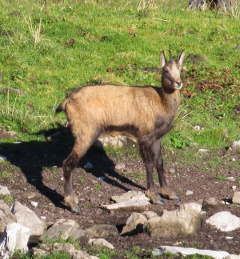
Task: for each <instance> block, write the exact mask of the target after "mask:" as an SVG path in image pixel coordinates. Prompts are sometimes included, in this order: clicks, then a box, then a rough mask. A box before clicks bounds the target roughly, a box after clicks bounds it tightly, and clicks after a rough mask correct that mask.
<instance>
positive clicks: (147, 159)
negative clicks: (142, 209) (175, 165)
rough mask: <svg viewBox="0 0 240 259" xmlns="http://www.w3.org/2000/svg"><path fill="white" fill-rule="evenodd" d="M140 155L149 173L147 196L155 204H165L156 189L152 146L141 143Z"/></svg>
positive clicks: (144, 142) (145, 142)
mask: <svg viewBox="0 0 240 259" xmlns="http://www.w3.org/2000/svg"><path fill="white" fill-rule="evenodd" d="M139 147H140V153H141V156H142V159H143V162H144V165H145V168H146V171H147V190H146V192H145V194H146V196H147V197H148V198H149V199H150V200H151V201H152V203H155V204H163V202H162V201H161V197H160V195H159V194H158V192H157V191H156V189H155V186H154V180H153V169H154V164H153V154H152V152H151V146H150V145H149V144H148V142H147V141H142V142H140V143H139Z"/></svg>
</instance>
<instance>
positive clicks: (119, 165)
mask: <svg viewBox="0 0 240 259" xmlns="http://www.w3.org/2000/svg"><path fill="white" fill-rule="evenodd" d="M125 167H126V166H125V164H124V163H117V164H116V165H115V169H117V170H122V169H124V168H125Z"/></svg>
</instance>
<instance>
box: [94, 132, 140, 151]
mask: <svg viewBox="0 0 240 259" xmlns="http://www.w3.org/2000/svg"><path fill="white" fill-rule="evenodd" d="M99 142H100V143H101V144H102V146H103V147H107V146H112V147H114V148H120V147H124V146H128V145H131V146H133V145H135V144H136V143H137V140H136V138H134V137H131V136H122V135H117V136H110V135H108V134H102V135H101V136H100V137H99V138H98V142H97V146H98V147H100V146H101V145H100V144H99Z"/></svg>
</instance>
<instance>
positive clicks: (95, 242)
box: [88, 238, 114, 249]
mask: <svg viewBox="0 0 240 259" xmlns="http://www.w3.org/2000/svg"><path fill="white" fill-rule="evenodd" d="M88 244H89V245H92V246H97V247H101V248H108V249H114V246H113V245H112V244H111V243H109V242H108V241H107V240H105V239H103V238H91V239H89V241H88Z"/></svg>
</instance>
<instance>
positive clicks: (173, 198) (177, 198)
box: [171, 195, 181, 200]
mask: <svg viewBox="0 0 240 259" xmlns="http://www.w3.org/2000/svg"><path fill="white" fill-rule="evenodd" d="M171 200H181V197H179V196H177V195H175V196H174V197H172V198H171Z"/></svg>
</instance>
